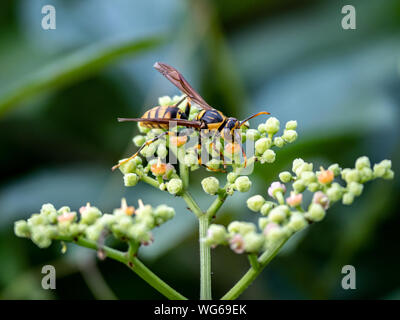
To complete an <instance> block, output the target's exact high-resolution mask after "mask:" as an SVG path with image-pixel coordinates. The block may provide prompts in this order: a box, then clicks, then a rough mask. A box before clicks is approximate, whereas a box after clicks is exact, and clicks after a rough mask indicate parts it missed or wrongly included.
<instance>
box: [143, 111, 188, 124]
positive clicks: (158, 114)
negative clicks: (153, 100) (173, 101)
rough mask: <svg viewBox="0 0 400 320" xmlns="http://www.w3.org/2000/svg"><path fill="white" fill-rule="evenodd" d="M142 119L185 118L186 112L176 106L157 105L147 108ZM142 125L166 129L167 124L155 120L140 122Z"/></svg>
mask: <svg viewBox="0 0 400 320" xmlns="http://www.w3.org/2000/svg"><path fill="white" fill-rule="evenodd" d="M142 118H143V119H187V116H186V114H185V113H184V112H183V111H182V110H180V109H179V108H177V107H168V106H163V107H162V106H158V107H154V108H152V109H150V110H147V111H146V112H145V113H144V115H143V116H142ZM140 125H141V126H142V127H146V128H161V129H168V124H164V123H155V122H145V121H142V122H140Z"/></svg>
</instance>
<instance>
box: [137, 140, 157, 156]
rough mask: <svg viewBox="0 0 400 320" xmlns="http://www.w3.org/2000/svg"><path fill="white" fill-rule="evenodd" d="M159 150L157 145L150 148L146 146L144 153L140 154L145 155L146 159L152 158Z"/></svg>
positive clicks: (153, 144)
mask: <svg viewBox="0 0 400 320" xmlns="http://www.w3.org/2000/svg"><path fill="white" fill-rule="evenodd" d="M156 150H157V145H156V144H155V143H152V144H150V145H148V146H145V147H144V148H143V149H142V151H140V154H141V155H143V156H144V157H145V158H150V157H152V156H153V155H154V153H155V152H156Z"/></svg>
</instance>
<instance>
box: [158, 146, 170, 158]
mask: <svg viewBox="0 0 400 320" xmlns="http://www.w3.org/2000/svg"><path fill="white" fill-rule="evenodd" d="M157 155H158V156H159V157H160V158H161V159H164V158H166V157H167V155H168V150H167V147H166V146H165V144H160V145H159V146H158V148H157Z"/></svg>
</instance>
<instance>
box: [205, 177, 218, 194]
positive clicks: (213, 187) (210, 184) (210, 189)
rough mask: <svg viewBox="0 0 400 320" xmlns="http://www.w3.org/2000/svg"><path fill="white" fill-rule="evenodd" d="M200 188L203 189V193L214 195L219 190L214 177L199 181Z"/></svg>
mask: <svg viewBox="0 0 400 320" xmlns="http://www.w3.org/2000/svg"><path fill="white" fill-rule="evenodd" d="M201 186H202V187H203V190H204V192H205V193H208V194H210V195H215V194H216V193H217V192H218V189H219V181H218V179H217V178H215V177H208V178H204V179H203V180H202V181H201Z"/></svg>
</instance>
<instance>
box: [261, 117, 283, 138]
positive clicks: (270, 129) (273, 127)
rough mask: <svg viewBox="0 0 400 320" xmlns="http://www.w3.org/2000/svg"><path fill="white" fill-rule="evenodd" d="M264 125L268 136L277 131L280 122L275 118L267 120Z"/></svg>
mask: <svg viewBox="0 0 400 320" xmlns="http://www.w3.org/2000/svg"><path fill="white" fill-rule="evenodd" d="M265 124H266V130H267V133H268V134H269V135H274V134H275V133H277V132H278V131H279V126H280V122H279V120H278V119H277V118H275V117H270V118H268V120H267V122H266V123H265Z"/></svg>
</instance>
